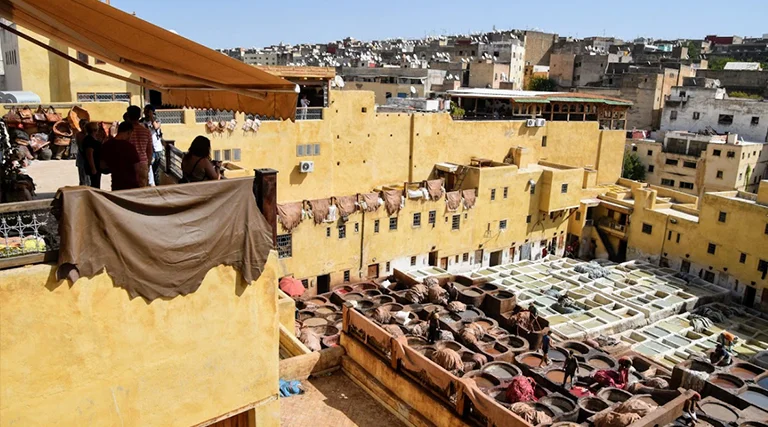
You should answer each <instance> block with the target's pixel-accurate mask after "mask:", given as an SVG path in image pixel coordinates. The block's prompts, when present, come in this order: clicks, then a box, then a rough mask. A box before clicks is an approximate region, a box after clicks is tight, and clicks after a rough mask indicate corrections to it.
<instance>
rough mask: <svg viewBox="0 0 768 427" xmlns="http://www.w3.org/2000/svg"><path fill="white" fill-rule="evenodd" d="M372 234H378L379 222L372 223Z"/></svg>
mask: <svg viewBox="0 0 768 427" xmlns="http://www.w3.org/2000/svg"><path fill="white" fill-rule="evenodd" d="M373 232H374V233H378V232H379V220H378V219H377V220H376V221H373Z"/></svg>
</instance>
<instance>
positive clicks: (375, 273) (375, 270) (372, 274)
mask: <svg viewBox="0 0 768 427" xmlns="http://www.w3.org/2000/svg"><path fill="white" fill-rule="evenodd" d="M377 277H379V264H371V265H369V266H368V278H369V279H375V278H377Z"/></svg>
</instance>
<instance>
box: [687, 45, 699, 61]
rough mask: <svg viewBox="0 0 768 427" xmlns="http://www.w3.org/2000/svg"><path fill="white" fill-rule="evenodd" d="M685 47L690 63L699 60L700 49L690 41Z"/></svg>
mask: <svg viewBox="0 0 768 427" xmlns="http://www.w3.org/2000/svg"><path fill="white" fill-rule="evenodd" d="M686 47H687V48H688V58H689V59H690V60H691V61H694V60H699V59H701V47H699V46H697V45H696V43H694V42H692V41H689V42H688V45H687V46H686Z"/></svg>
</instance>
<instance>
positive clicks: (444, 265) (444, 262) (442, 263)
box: [440, 257, 448, 270]
mask: <svg viewBox="0 0 768 427" xmlns="http://www.w3.org/2000/svg"><path fill="white" fill-rule="evenodd" d="M440 268H442V269H443V270H448V257H444V258H440Z"/></svg>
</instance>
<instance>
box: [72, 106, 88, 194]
mask: <svg viewBox="0 0 768 427" xmlns="http://www.w3.org/2000/svg"><path fill="white" fill-rule="evenodd" d="M87 125H88V120H85V119H82V120H80V132H78V133H76V134H75V142H74V144H70V148H69V151H70V153H69V154H70V156H71V155H72V154H73V153H72V151H74V150H76V151H75V153H74V156H75V167H77V176H78V181H79V184H78V185H84V186H89V185H91V181H90V178H88V170H87V169H88V168H86V166H87V164H86V161H85V152H84V151H83V141H84V140H85V137H86V131H85V127H86V126H87ZM70 158H71V157H70Z"/></svg>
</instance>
